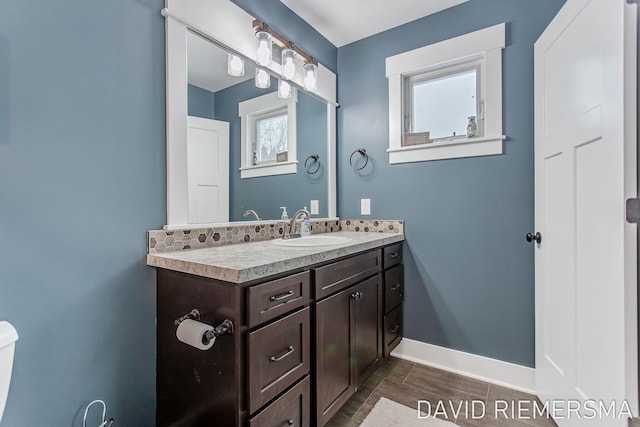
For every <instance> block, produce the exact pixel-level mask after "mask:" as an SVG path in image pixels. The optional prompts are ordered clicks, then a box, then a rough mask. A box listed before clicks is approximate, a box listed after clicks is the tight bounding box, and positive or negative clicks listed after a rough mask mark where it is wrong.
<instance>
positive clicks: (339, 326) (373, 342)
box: [315, 250, 383, 426]
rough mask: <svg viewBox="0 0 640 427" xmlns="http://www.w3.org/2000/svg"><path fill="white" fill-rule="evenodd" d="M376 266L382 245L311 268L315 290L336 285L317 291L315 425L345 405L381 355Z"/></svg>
mask: <svg viewBox="0 0 640 427" xmlns="http://www.w3.org/2000/svg"><path fill="white" fill-rule="evenodd" d="M380 269H381V251H380V250H375V251H371V252H368V253H365V254H362V255H358V256H355V257H353V258H349V259H347V260H343V261H339V262H337V263H335V264H329V265H327V266H324V267H321V268H320V269H318V270H316V271H315V273H316V275H315V278H316V281H315V289H316V294H320V295H322V296H324V295H326V289H328V288H332V289H334V290H335V291H337V292H336V293H335V294H330V295H329V296H326V297H324V298H322V299H317V297H316V339H315V345H316V371H315V383H316V420H317V425H318V426H322V425H324V424H325V423H326V422H327V421H328V420H329V419H330V418H331V417H332V416H333V415H334V414H335V413H336V412H337V411H338V410H339V409H340V408H341V407H342V405H344V403H345V402H346V401H347V400H348V399H349V397H351V396H352V395H353V394H354V393H355V391H356V390H357V389H358V388H359V387H360V385H361V384H362V382H364V380H365V379H366V377H367V376H368V374H369V373H371V372H372V371H373V370H374V369H375V368H376V367H377V365H378V364H379V362H380V359H381V358H382V333H381V332H382V324H381V320H382V318H381V313H382V277H383V276H382V274H380ZM363 272H366V273H364V274H363ZM367 276H370V277H368V278H367ZM363 277H364V279H363ZM327 280H331V283H329V282H328V281H327Z"/></svg>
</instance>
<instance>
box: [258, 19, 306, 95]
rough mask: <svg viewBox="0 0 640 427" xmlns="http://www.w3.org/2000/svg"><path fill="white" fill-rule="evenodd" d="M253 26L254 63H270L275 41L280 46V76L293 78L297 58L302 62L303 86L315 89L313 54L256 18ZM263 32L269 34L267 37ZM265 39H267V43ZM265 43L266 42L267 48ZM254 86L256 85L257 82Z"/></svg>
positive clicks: (263, 64)
mask: <svg viewBox="0 0 640 427" xmlns="http://www.w3.org/2000/svg"><path fill="white" fill-rule="evenodd" d="M253 28H254V30H255V31H256V37H257V38H258V52H257V56H256V63H257V64H258V65H262V66H268V65H270V64H271V54H272V47H271V44H272V43H275V44H277V45H278V46H280V47H281V48H282V78H283V79H285V80H291V81H293V80H294V79H295V76H296V68H297V66H296V61H297V60H298V59H299V60H301V61H302V62H303V63H304V66H303V68H304V75H303V84H304V88H305V89H307V90H316V89H317V88H318V61H317V60H316V59H315V58H314V57H313V56H311V55H309V54H308V53H306V52H305V51H303V50H302V49H300V48H299V47H298V46H296V45H294V44H293V42H292V41H290V40H287V39H286V38H284V37H283V36H282V35H280V34H279V33H278V32H277V31H275V30H274V29H273V28H271V27H270V26H269V25H267V24H265V23H264V22H262V21H260V20H258V19H256V20H254V21H253ZM265 34H266V35H268V36H269V38H268V39H267V36H266V35H265ZM266 40H268V43H267V42H266ZM265 44H268V48H267V47H266V46H265ZM267 50H268V55H269V57H268V63H267V61H266V59H267ZM256 75H257V74H256ZM256 86H258V84H257V82H256Z"/></svg>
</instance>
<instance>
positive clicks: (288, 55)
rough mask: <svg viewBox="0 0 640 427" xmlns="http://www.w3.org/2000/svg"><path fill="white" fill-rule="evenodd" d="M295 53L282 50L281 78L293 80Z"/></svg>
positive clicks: (290, 50)
mask: <svg viewBox="0 0 640 427" xmlns="http://www.w3.org/2000/svg"><path fill="white" fill-rule="evenodd" d="M295 56H296V51H295V50H293V49H283V50H282V78H283V79H287V80H293V79H294V77H295V76H296V62H295V59H294V58H295Z"/></svg>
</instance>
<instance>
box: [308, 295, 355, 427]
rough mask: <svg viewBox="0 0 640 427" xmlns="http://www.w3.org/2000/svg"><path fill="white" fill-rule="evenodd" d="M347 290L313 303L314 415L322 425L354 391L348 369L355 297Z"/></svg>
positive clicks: (352, 380)
mask: <svg viewBox="0 0 640 427" xmlns="http://www.w3.org/2000/svg"><path fill="white" fill-rule="evenodd" d="M352 293H353V291H352V289H351V288H349V289H346V290H344V291H342V292H339V293H337V294H335V295H333V296H331V297H329V298H326V299H324V300H322V301H320V302H318V303H317V304H316V400H317V402H316V403H317V405H316V417H317V425H318V426H323V425H324V424H325V423H326V422H327V421H329V419H330V418H331V417H332V416H333V415H334V414H335V413H336V412H338V409H340V408H341V407H342V405H344V403H345V402H346V401H347V400H348V399H349V397H351V395H352V394H353V393H354V392H355V372H354V371H353V369H351V363H350V361H351V360H352V346H351V342H352V338H351V337H352V329H351V326H350V325H351V316H352V310H351V307H352V304H353V303H354V298H352V297H351V294H352Z"/></svg>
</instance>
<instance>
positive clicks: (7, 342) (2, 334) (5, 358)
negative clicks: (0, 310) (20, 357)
mask: <svg viewBox="0 0 640 427" xmlns="http://www.w3.org/2000/svg"><path fill="white" fill-rule="evenodd" d="M17 340H18V333H17V332H16V330H15V328H14V327H13V326H11V323H9V322H4V321H2V322H0V423H2V414H3V413H4V405H5V404H6V403H7V396H8V395H9V383H10V382H11V368H12V367H13V350H14V347H15V343H16V341H17Z"/></svg>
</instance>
